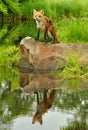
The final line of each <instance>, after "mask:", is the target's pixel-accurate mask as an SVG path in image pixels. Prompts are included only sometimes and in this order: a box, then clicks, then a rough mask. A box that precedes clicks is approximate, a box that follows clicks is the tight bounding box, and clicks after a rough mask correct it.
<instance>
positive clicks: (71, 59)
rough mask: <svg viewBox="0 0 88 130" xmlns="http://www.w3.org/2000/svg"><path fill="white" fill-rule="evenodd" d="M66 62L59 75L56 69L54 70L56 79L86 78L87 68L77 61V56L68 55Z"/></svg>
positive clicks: (87, 75) (87, 74)
mask: <svg viewBox="0 0 88 130" xmlns="http://www.w3.org/2000/svg"><path fill="white" fill-rule="evenodd" d="M67 60H68V61H67V62H68V63H67V65H66V66H65V68H64V69H63V70H62V71H61V72H60V73H58V71H57V69H58V67H57V69H56V70H55V71H56V73H57V76H58V77H64V78H65V79H71V78H73V79H76V78H84V77H88V66H85V65H82V64H81V63H80V62H79V61H78V56H77V54H74V55H73V54H69V55H68V59H67Z"/></svg>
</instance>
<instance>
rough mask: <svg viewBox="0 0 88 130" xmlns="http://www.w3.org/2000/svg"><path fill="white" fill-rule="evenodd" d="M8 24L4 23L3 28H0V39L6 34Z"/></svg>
mask: <svg viewBox="0 0 88 130" xmlns="http://www.w3.org/2000/svg"><path fill="white" fill-rule="evenodd" d="M7 32H8V26H7V25H6V24H5V25H4V26H3V28H1V29H0V40H2V38H3V37H4V36H5V35H6V34H7Z"/></svg>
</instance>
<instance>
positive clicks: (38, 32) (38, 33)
mask: <svg viewBox="0 0 88 130" xmlns="http://www.w3.org/2000/svg"><path fill="white" fill-rule="evenodd" d="M39 35H40V28H38V30H37V37H36V38H35V39H36V40H38V39H39Z"/></svg>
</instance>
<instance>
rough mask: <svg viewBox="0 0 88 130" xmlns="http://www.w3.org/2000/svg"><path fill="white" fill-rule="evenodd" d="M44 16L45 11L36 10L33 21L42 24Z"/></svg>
mask: <svg viewBox="0 0 88 130" xmlns="http://www.w3.org/2000/svg"><path fill="white" fill-rule="evenodd" d="M43 16H44V11H43V10H40V11H36V10H35V9H34V10H33V19H35V21H37V22H41V20H42V18H43Z"/></svg>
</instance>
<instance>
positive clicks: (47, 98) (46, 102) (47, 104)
mask: <svg viewBox="0 0 88 130" xmlns="http://www.w3.org/2000/svg"><path fill="white" fill-rule="evenodd" d="M36 94H37V109H36V112H35V114H34V115H33V120H32V124H34V123H35V122H39V123H40V124H42V123H43V119H42V116H43V115H44V113H46V112H47V110H48V109H49V108H51V106H52V104H53V101H54V98H55V94H56V90H51V92H50V93H48V90H44V95H43V100H42V101H40V99H39V93H38V92H37V93H36Z"/></svg>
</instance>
